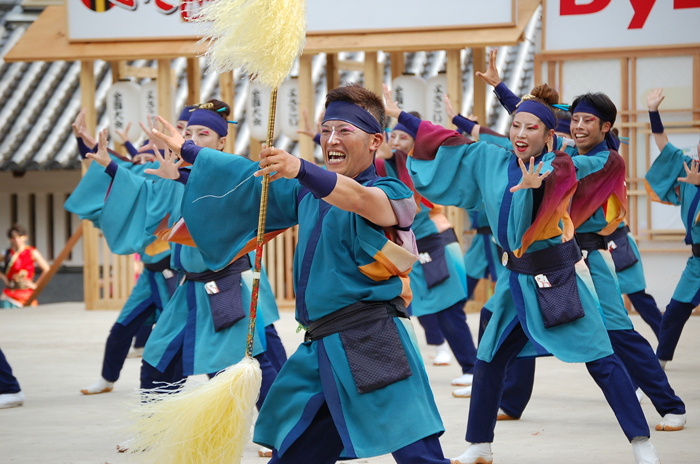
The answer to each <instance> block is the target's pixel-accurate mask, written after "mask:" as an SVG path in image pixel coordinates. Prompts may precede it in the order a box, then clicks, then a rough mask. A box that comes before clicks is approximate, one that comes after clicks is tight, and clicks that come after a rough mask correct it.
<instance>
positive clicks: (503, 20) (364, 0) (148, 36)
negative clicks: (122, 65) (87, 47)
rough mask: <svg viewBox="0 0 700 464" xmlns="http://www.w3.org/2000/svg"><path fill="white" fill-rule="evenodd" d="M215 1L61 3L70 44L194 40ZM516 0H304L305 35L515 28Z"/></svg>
mask: <svg viewBox="0 0 700 464" xmlns="http://www.w3.org/2000/svg"><path fill="white" fill-rule="evenodd" d="M210 1H216V0H66V4H67V7H68V31H69V40H71V41H82V42H89V41H129V40H132V41H133V40H163V39H194V38H197V37H198V35H200V34H201V31H202V29H201V26H198V25H196V24H193V23H192V22H190V21H189V20H190V19H191V18H192V17H193V16H194V15H196V14H197V12H198V11H199V10H200V9H201V7H202V6H203V5H205V4H206V3H208V2H210ZM516 2H517V0H489V1H488V2H484V1H483V0H433V1H432V2H425V1H424V0H383V1H382V2H381V8H379V9H378V4H377V2H376V0H355V1H354V2H353V3H352V4H349V3H347V2H344V1H342V2H341V1H340V0H307V2H306V18H307V21H308V27H307V32H308V33H309V34H343V33H353V32H391V31H410V30H442V29H468V28H473V27H485V26H514V25H515V16H516V15H515V13H516ZM369 12H375V14H369Z"/></svg>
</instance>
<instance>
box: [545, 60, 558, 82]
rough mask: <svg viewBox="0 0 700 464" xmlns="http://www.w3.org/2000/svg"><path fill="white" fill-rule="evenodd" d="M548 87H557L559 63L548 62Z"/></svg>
mask: <svg viewBox="0 0 700 464" xmlns="http://www.w3.org/2000/svg"><path fill="white" fill-rule="evenodd" d="M547 85H549V86H550V87H553V88H556V87H557V62H556V61H549V62H547Z"/></svg>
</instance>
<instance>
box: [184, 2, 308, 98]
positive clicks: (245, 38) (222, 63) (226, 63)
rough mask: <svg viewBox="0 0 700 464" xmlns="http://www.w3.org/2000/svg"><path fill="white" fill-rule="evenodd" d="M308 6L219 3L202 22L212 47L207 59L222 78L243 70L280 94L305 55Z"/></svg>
mask: <svg viewBox="0 0 700 464" xmlns="http://www.w3.org/2000/svg"><path fill="white" fill-rule="evenodd" d="M305 15H306V0H258V1H254V0H216V1H213V2H209V3H208V4H207V5H206V6H205V7H204V8H203V9H202V12H201V14H200V15H199V16H198V17H197V21H199V22H201V23H202V24H204V26H205V31H206V32H205V34H206V35H205V37H204V38H203V39H202V41H208V42H209V49H208V50H207V52H206V56H207V57H208V58H209V60H210V66H211V68H212V69H213V70H215V71H216V72H218V73H222V72H228V71H233V70H234V69H237V68H240V67H243V70H244V71H245V72H246V73H248V74H250V75H252V76H253V77H254V78H255V79H257V80H258V81H259V82H260V83H261V84H263V85H266V86H268V87H270V88H277V87H279V85H280V84H282V82H283V81H284V79H285V78H286V77H287V75H288V74H289V72H290V71H291V69H292V66H293V65H294V60H295V59H296V58H297V57H298V56H299V55H301V52H302V50H303V49H304V42H305V38H306V16H305Z"/></svg>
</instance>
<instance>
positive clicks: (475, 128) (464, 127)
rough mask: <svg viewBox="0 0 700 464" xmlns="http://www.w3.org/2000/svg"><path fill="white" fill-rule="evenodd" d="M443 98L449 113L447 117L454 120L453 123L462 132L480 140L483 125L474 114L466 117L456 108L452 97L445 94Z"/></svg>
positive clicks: (446, 110)
mask: <svg viewBox="0 0 700 464" xmlns="http://www.w3.org/2000/svg"><path fill="white" fill-rule="evenodd" d="M443 99H444V102H445V112H446V113H447V117H448V118H449V119H450V121H452V124H454V125H455V126H457V128H458V129H459V130H461V131H462V132H466V133H467V134H469V135H470V136H471V138H473V139H474V140H476V141H479V130H480V129H481V126H480V125H479V124H478V123H477V121H476V118H475V117H474V115H470V116H471V117H467V118H465V117H464V116H462V115H461V114H459V113H457V112H456V111H455V110H454V108H453V107H452V102H451V101H450V97H448V96H447V95H445V96H444V97H443Z"/></svg>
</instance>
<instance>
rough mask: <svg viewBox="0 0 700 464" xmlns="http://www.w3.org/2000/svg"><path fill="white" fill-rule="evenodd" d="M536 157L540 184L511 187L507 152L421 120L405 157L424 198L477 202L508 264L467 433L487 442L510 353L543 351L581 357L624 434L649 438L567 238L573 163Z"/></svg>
mask: <svg viewBox="0 0 700 464" xmlns="http://www.w3.org/2000/svg"><path fill="white" fill-rule="evenodd" d="M404 115H405V113H402V117H403V116H404ZM538 158H539V160H538V159H536V161H540V160H541V161H542V162H543V163H544V166H543V168H542V171H543V172H544V171H551V174H550V175H549V177H547V179H546V180H545V181H544V182H543V186H542V187H541V188H540V189H537V190H533V189H521V190H518V191H516V192H514V193H511V192H510V188H511V187H513V186H515V185H517V184H518V183H519V182H520V180H521V178H522V172H521V170H520V167H519V166H518V162H517V160H518V158H517V157H516V156H515V155H514V154H513V153H512V152H510V151H508V150H505V149H503V148H501V147H498V146H496V145H492V144H487V143H470V141H469V140H467V139H466V138H464V137H461V136H459V135H458V134H457V133H456V132H454V131H449V130H446V129H444V128H441V127H438V126H434V125H432V124H430V123H429V122H427V121H422V122H420V129H419V131H418V136H417V139H416V146H415V148H414V151H413V157H412V158H411V159H410V160H409V164H408V167H409V171H410V172H411V177H412V178H413V181H414V183H415V186H416V189H417V190H418V192H420V193H422V194H423V195H425V196H426V198H428V199H430V200H431V201H435V202H440V203H442V204H452V205H455V206H459V207H462V208H465V209H469V210H471V209H476V208H478V207H480V206H481V204H482V203H483V205H484V208H485V211H486V214H487V216H488V219H489V223H490V224H491V226H492V227H493V228H494V232H495V236H496V239H497V242H498V244H499V245H500V246H501V247H502V248H503V249H504V256H503V263H504V264H505V265H506V266H505V267H506V269H504V270H503V273H502V274H501V276H500V278H499V279H498V282H497V284H496V289H495V294H494V296H493V297H492V298H491V299H490V300H489V305H488V306H489V308H490V309H491V310H492V312H493V316H492V318H491V321H490V322H489V324H488V326H487V327H486V330H485V331H484V334H483V338H482V340H481V343H480V344H479V350H478V356H477V357H478V360H477V363H476V367H475V373H474V384H473V391H472V401H471V404H470V410H469V422H468V425H467V436H466V439H467V441H468V442H471V443H489V442H492V441H493V431H494V427H495V425H496V418H497V413H498V407H499V401H500V399H501V395H502V392H503V384H504V374H505V371H506V368H507V367H508V366H510V365H511V364H512V363H513V361H514V359H515V358H516V356H542V355H548V354H552V355H554V356H556V357H558V358H559V359H561V360H563V361H565V362H585V363H586V364H587V367H588V370H589V373H590V374H591V376H592V377H593V378H594V379H595V380H596V382H597V383H598V385H599V387H600V388H601V390H603V392H604V394H605V396H606V399H607V400H608V403H609V404H610V406H611V408H612V409H613V411H614V412H615V415H616V417H617V419H618V421H619V423H620V426H621V427H622V429H623V431H624V432H625V435H626V436H627V438H628V439H629V440H632V439H633V438H635V437H640V436H641V437H648V436H649V429H648V427H647V424H646V420H645V419H644V414H643V412H642V409H641V407H640V406H639V403H638V401H636V396H635V394H634V388H633V387H632V384H631V383H630V381H629V378H628V377H627V374H626V372H625V369H624V367H623V365H622V363H621V362H620V359H619V358H618V357H617V355H615V354H614V353H613V350H612V346H611V344H610V340H609V338H608V336H607V333H606V330H605V325H604V322H603V317H602V313H601V310H600V306H599V303H598V299H597V296H596V293H595V289H594V288H593V283H592V281H591V276H590V274H589V272H588V268H587V267H586V266H585V264H584V263H583V260H582V259H581V254H580V252H579V251H578V250H579V249H578V246H577V245H576V242H574V241H572V240H571V234H572V232H573V230H572V228H571V222H570V220H569V218H568V215H567V214H566V207H567V205H568V202H569V199H570V197H571V195H572V194H573V192H574V191H575V189H576V186H577V179H576V177H575V169H574V167H573V164H572V163H571V159H570V158H569V157H568V156H567V155H565V154H563V153H557V154H555V153H545V154H543V155H541V156H540V157H538ZM438 179H439V180H438ZM567 239H568V241H567ZM540 272H541V274H540ZM533 274H536V275H533ZM543 277H544V278H543ZM538 282H539V285H538ZM575 294H578V296H577V297H576V298H572V295H575ZM563 303H565V304H563ZM562 316H567V317H562ZM581 316H582V317H581ZM545 317H546V318H545ZM545 320H547V321H550V322H549V324H550V325H549V328H546V327H545V324H547V322H545ZM552 324H554V325H552Z"/></svg>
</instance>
